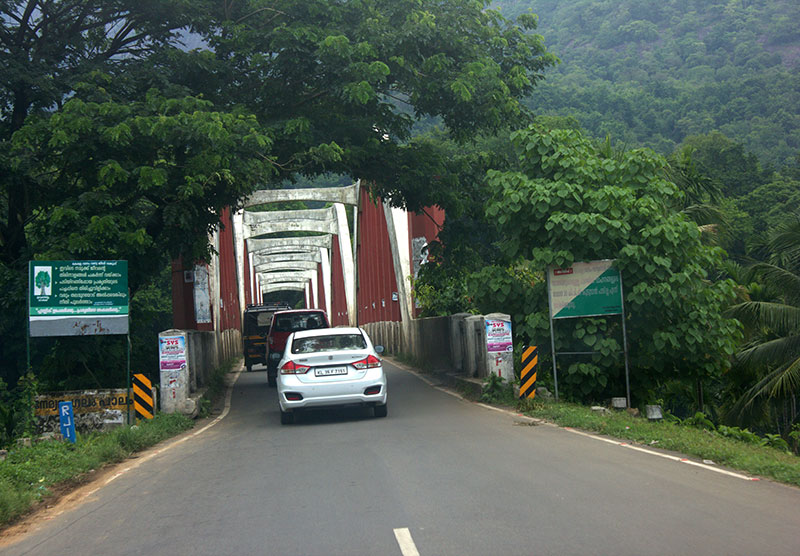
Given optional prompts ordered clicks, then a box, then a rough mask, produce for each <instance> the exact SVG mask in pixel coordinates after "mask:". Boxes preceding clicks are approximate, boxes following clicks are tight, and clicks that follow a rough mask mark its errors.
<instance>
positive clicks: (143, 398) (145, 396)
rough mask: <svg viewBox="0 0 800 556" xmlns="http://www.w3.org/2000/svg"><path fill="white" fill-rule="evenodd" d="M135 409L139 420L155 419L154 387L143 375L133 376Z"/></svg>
mask: <svg viewBox="0 0 800 556" xmlns="http://www.w3.org/2000/svg"><path fill="white" fill-rule="evenodd" d="M133 407H134V409H135V410H136V419H137V420H139V419H152V418H153V414H154V413H155V412H154V410H153V385H152V383H151V382H150V379H149V378H147V377H146V376H145V375H143V374H135V375H133Z"/></svg>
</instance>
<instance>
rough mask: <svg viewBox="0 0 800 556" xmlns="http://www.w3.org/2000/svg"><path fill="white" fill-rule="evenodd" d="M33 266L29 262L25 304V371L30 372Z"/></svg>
mask: <svg viewBox="0 0 800 556" xmlns="http://www.w3.org/2000/svg"><path fill="white" fill-rule="evenodd" d="M32 269H33V266H32V265H31V263H30V261H29V262H28V295H27V299H26V300H25V304H26V306H27V308H28V311H27V314H26V315H25V320H27V321H28V322H27V326H26V327H25V331H26V332H27V335H26V336H25V351H26V358H27V359H26V362H27V366H26V367H25V372H26V373H27V372H29V371H30V370H31V283H32V282H33V278H32V277H31V271H32Z"/></svg>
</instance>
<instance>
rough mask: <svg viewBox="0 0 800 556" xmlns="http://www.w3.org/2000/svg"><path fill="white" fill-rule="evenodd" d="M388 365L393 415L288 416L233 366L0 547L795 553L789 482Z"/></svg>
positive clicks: (7, 550)
mask: <svg viewBox="0 0 800 556" xmlns="http://www.w3.org/2000/svg"><path fill="white" fill-rule="evenodd" d="M387 369H388V374H389V390H388V391H389V416H388V417H387V418H385V419H375V418H373V417H372V416H371V411H369V410H364V409H360V408H354V409H348V410H336V411H325V412H316V413H310V414H307V415H305V416H302V417H301V418H300V419H299V421H298V422H297V423H296V424H295V425H289V426H281V425H280V421H279V413H278V404H277V400H276V390H275V389H270V388H268V387H267V384H266V374H265V373H264V372H252V373H242V374H241V375H240V377H239V380H238V382H237V383H236V386H235V388H234V391H233V397H232V406H231V410H230V413H229V414H228V415H227V417H225V418H224V419H223V420H221V421H219V422H218V423H217V424H216V425H214V426H213V427H211V428H209V429H208V430H206V431H204V432H203V433H201V434H197V435H194V436H191V437H189V438H188V439H186V440H184V441H183V442H180V443H178V444H175V445H174V446H172V447H169V448H167V449H163V448H162V449H161V451H160V452H159V453H158V454H157V455H155V456H152V457H150V458H149V459H147V460H146V461H143V462H141V464H139V465H137V466H135V467H133V468H130V469H128V470H127V471H126V472H124V473H123V474H122V475H120V476H118V477H117V478H116V479H114V480H113V481H112V482H110V483H109V484H108V485H107V486H103V487H102V488H100V489H98V490H97V491H96V492H94V493H93V494H92V495H91V496H89V497H88V498H86V499H85V500H83V501H82V502H81V503H80V504H78V505H77V506H76V507H74V508H72V509H71V510H70V511H67V512H64V513H62V514H60V515H57V516H55V517H53V518H52V519H50V520H49V521H47V522H46V523H43V524H42V525H41V526H40V527H38V529H37V530H35V531H32V532H31V533H30V534H28V535H27V536H25V537H24V538H22V539H21V540H19V542H16V543H15V544H13V545H10V546H2V548H0V552H2V554H4V555H5V554H8V555H18V554H36V555H40V554H81V555H93V554H98V555H99V554H113V555H125V554H131V555H133V554H135V555H160V554H165V555H183V554H185V555H191V556H200V555H206V554H209V555H218V554H242V555H249V554H253V555H255V554H263V555H303V556H312V555H326V556H327V555H334V554H342V555H362V554H363V555H403V556H413V555H414V554H419V555H420V556H433V555H437V556H443V555H458V556H464V555H505V554H508V555H545V554H558V555H566V554H580V555H592V554H597V555H625V554H630V555H646V554H658V555H671V554H692V555H703V554H709V555H735V554H742V555H747V556H753V555H762V554H763V555H770V556H772V555H780V554H791V555H797V554H800V489H796V488H792V487H787V486H783V485H779V484H775V483H772V482H769V481H766V480H762V481H747V480H743V479H741V478H737V477H733V476H728V475H723V474H720V473H715V472H713V471H710V470H708V469H705V468H701V467H694V466H691V465H686V464H682V463H679V462H676V461H672V460H668V459H664V458H661V457H657V456H654V455H650V454H647V453H642V452H637V451H634V450H630V449H625V448H622V447H620V446H619V445H616V444H613V443H607V442H602V441H599V440H597V439H595V438H591V437H588V436H582V435H579V434H575V433H572V432H570V431H566V430H563V429H559V428H557V427H553V426H549V425H538V426H530V425H528V424H526V423H524V422H521V420H520V419H519V418H518V417H515V416H514V415H512V414H508V413H502V412H498V411H494V410H491V409H487V408H485V407H482V406H481V405H478V404H474V403H471V402H467V401H464V400H461V399H458V398H457V397H455V396H452V395H449V394H447V393H445V392H443V391H441V390H439V389H436V388H433V387H432V386H431V385H429V384H427V383H426V382H424V381H423V380H421V379H420V378H419V377H417V376H415V375H414V374H412V373H409V372H407V371H405V370H400V369H398V368H397V367H394V366H392V365H391V364H387ZM134 462H135V460H134Z"/></svg>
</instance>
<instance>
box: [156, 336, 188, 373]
mask: <svg viewBox="0 0 800 556" xmlns="http://www.w3.org/2000/svg"><path fill="white" fill-rule="evenodd" d="M158 362H159V367H160V370H161V371H178V370H182V369H185V368H186V337H185V336H160V337H159V338H158Z"/></svg>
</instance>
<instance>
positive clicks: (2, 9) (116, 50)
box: [0, 0, 189, 265]
mask: <svg viewBox="0 0 800 556" xmlns="http://www.w3.org/2000/svg"><path fill="white" fill-rule="evenodd" d="M186 8H188V3H186V2H183V1H182V0H164V1H161V0H159V1H150V0H145V1H144V2H141V1H131V0H84V1H81V2H73V1H54V0H48V1H44V2H43V1H40V0H11V1H7V2H3V3H2V4H0V65H2V67H3V71H2V72H0V207H2V208H3V213H4V214H2V215H0V238H2V239H1V240H0V262H2V263H4V264H7V265H15V264H19V260H20V258H23V259H24V253H25V249H26V247H27V236H26V234H25V230H24V226H25V224H26V223H27V222H28V221H29V219H30V217H31V215H32V213H33V212H34V210H35V209H36V207H37V206H38V203H39V202H40V197H39V196H38V195H37V193H38V191H37V189H36V184H35V183H33V182H31V181H29V180H26V179H25V177H24V176H20V175H19V174H18V173H17V172H15V171H12V169H11V168H10V167H9V164H10V163H11V160H10V158H9V156H8V148H9V143H10V140H11V137H12V135H13V134H14V133H16V132H17V131H19V130H20V129H21V128H22V126H23V125H24V124H25V123H26V120H27V118H28V116H29V115H30V114H34V113H36V114H38V113H51V112H52V111H53V110H55V109H58V108H59V107H60V106H62V105H63V103H64V101H65V100H66V99H67V98H68V97H69V95H70V94H71V93H72V92H73V91H74V87H75V85H76V84H77V83H78V82H79V81H81V80H82V79H85V76H86V75H87V74H88V73H89V72H91V71H95V70H97V69H100V68H104V69H105V70H106V71H112V70H113V71H114V73H119V74H124V72H125V71H126V70H127V69H129V68H130V67H132V66H134V65H136V64H137V63H138V62H139V61H140V60H141V59H142V58H144V57H147V56H149V55H150V54H151V53H152V52H154V51H155V50H156V49H158V48H159V47H161V46H162V45H163V44H165V43H167V42H169V41H173V40H175V39H176V33H177V30H178V29H180V28H182V27H184V26H186V25H187V24H188V23H189V19H188V17H187V14H188V13H189V12H188V11H187V9H186Z"/></svg>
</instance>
